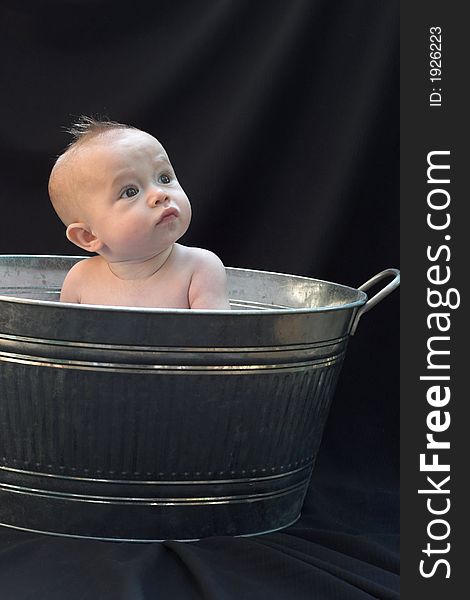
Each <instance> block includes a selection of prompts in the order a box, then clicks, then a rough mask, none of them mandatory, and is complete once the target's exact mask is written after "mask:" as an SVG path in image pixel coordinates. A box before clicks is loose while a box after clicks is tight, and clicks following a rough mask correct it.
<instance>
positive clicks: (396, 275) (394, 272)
mask: <svg viewBox="0 0 470 600" xmlns="http://www.w3.org/2000/svg"><path fill="white" fill-rule="evenodd" d="M386 277H393V279H392V281H391V282H390V283H389V284H388V285H386V286H385V287H384V288H383V289H381V290H380V292H377V293H376V294H375V296H372V298H370V299H369V300H367V302H366V303H365V304H363V305H362V306H361V308H360V309H359V310H358V311H357V313H356V318H355V319H354V322H353V324H352V327H351V332H350V335H354V333H355V332H356V328H357V324H358V323H359V319H360V318H361V317H362V315H363V314H364V313H366V312H367V311H368V310H370V309H371V308H373V307H374V306H375V305H376V304H378V303H379V302H380V301H381V300H383V299H384V298H385V296H388V295H389V294H390V292H393V290H394V289H396V288H397V287H398V286H399V285H400V271H399V270H398V269H385V271H381V272H380V273H377V275H374V277H372V278H371V279H369V281H366V282H365V283H363V284H362V285H361V286H359V287H358V288H357V289H358V290H361V292H365V291H367V290H368V289H370V288H371V287H372V286H374V285H376V284H377V283H378V282H379V281H381V280H382V279H385V278H386Z"/></svg>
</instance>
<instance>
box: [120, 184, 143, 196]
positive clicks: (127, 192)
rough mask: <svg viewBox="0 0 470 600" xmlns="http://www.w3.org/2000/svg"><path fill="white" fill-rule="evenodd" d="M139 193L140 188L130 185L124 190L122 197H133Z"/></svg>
mask: <svg viewBox="0 0 470 600" xmlns="http://www.w3.org/2000/svg"><path fill="white" fill-rule="evenodd" d="M138 193H139V190H138V189H137V188H136V187H134V186H130V187H128V188H126V189H125V190H124V191H123V192H122V194H121V198H132V197H133V196H137V194H138Z"/></svg>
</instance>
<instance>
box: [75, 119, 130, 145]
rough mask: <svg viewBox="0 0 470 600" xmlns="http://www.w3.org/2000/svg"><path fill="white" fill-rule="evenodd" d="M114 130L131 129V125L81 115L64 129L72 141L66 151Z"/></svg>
mask: <svg viewBox="0 0 470 600" xmlns="http://www.w3.org/2000/svg"><path fill="white" fill-rule="evenodd" d="M115 129H133V130H136V127H133V126H132V125H125V124H124V123H119V122H118V121H111V120H110V119H108V118H106V117H105V118H95V117H89V116H87V115H81V116H80V117H78V119H77V120H76V121H75V123H73V124H72V125H71V126H70V127H68V128H66V130H65V131H66V132H67V133H68V134H70V135H71V136H72V138H73V139H72V141H71V142H70V143H69V145H68V146H67V150H69V149H70V148H74V147H75V146H78V145H80V144H82V143H83V142H85V141H89V140H91V139H92V138H94V137H96V136H98V135H101V134H103V133H107V132H109V131H113V130H115Z"/></svg>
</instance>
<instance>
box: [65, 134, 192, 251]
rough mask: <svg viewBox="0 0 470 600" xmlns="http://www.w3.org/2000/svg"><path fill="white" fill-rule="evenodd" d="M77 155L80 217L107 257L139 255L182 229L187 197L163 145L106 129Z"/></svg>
mask: <svg viewBox="0 0 470 600" xmlns="http://www.w3.org/2000/svg"><path fill="white" fill-rule="evenodd" d="M77 160H78V164H77V167H76V173H77V174H78V182H79V185H80V195H81V197H82V198H83V208H84V215H85V219H84V220H85V221H86V222H87V224H88V225H89V227H90V229H91V231H92V233H93V234H94V235H95V236H96V237H98V238H99V240H100V241H101V242H102V243H103V247H102V249H101V250H100V251H99V253H100V254H102V255H103V256H104V257H105V258H107V259H108V260H119V261H120V260H145V259H147V258H150V257H152V256H154V255H156V254H158V253H160V252H163V251H164V250H165V249H167V248H168V247H169V246H170V245H171V244H173V243H174V242H176V241H177V240H178V239H179V238H180V237H181V236H182V235H183V234H184V233H185V232H186V230H187V229H188V227H189V222H190V220H191V206H190V203H189V200H188V198H187V196H186V194H185V193H184V191H183V189H182V187H181V186H180V184H179V183H178V180H177V179H176V175H175V172H174V170H173V168H172V166H171V164H170V161H169V159H168V156H167V154H166V152H165V150H164V148H163V146H162V145H161V144H160V142H158V141H157V140H156V139H155V138H154V137H152V136H151V135H149V134H147V133H145V132H143V131H139V130H131V129H129V130H128V129H124V130H118V131H113V132H110V133H108V134H106V135H105V136H103V138H100V139H99V140H97V141H94V140H92V141H90V143H89V144H88V145H87V146H86V147H84V148H82V149H80V153H79V155H78V158H77Z"/></svg>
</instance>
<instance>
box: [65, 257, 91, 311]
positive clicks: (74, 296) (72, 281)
mask: <svg viewBox="0 0 470 600" xmlns="http://www.w3.org/2000/svg"><path fill="white" fill-rule="evenodd" d="M84 263H85V261H80V262H78V263H76V264H75V265H74V266H73V267H72V268H71V269H70V271H69V272H68V273H67V275H66V277H65V279H64V283H63V284H62V290H61V292H60V301H61V302H76V303H80V295H81V294H80V287H81V281H82V277H83V270H84Z"/></svg>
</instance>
